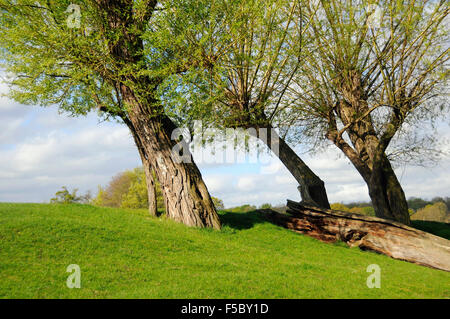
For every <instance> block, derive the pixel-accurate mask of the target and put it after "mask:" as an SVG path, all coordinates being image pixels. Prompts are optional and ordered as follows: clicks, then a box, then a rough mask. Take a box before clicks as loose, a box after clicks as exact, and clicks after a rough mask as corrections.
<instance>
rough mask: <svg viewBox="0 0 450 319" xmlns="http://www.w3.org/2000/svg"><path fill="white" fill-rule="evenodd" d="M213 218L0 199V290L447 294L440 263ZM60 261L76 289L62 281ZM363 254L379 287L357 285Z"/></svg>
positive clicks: (43, 293) (449, 279)
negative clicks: (216, 225)
mask: <svg viewBox="0 0 450 319" xmlns="http://www.w3.org/2000/svg"><path fill="white" fill-rule="evenodd" d="M221 218H222V220H223V221H224V224H225V227H224V228H223V230H222V231H212V230H208V229H194V228H188V227H185V226H184V225H181V224H177V223H175V222H172V221H170V220H166V219H164V218H159V219H158V218H152V217H149V216H147V214H146V212H145V211H136V210H122V209H109V208H98V207H93V206H87V205H46V204H6V203H0V297H1V298H450V273H447V272H444V271H439V270H434V269H429V268H426V267H422V266H417V265H414V264H410V263H407V262H403V261H399V260H393V259H391V258H389V257H386V256H382V255H378V254H375V253H370V252H363V251H360V250H359V249H358V248H352V249H351V248H347V247H346V246H345V245H343V244H334V245H333V244H324V243H321V242H319V241H317V240H315V239H312V238H309V237H306V236H303V235H299V234H295V233H293V232H290V231H288V230H285V229H283V228H280V227H277V226H274V225H272V224H270V223H267V222H264V221H263V220H262V219H261V218H260V216H259V215H258V213H256V212H248V213H237V212H223V213H222V214H221ZM440 227H441V228H442V227H443V228H446V227H448V225H447V226H442V225H441V226H440ZM441 231H442V232H443V233H446V234H448V229H443V230H442V229H441ZM69 264H78V265H79V266H80V267H81V289H69V288H67V287H66V279H67V276H68V275H69V273H67V272H66V268H67V266H68V265H69ZM370 264H378V265H379V266H380V267H381V288H380V289H369V288H367V286H366V279H367V276H368V275H369V273H367V272H366V268H367V266H368V265H370Z"/></svg>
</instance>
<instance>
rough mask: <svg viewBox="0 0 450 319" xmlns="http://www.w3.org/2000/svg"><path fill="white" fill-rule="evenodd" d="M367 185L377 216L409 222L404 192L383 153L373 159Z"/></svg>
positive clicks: (404, 222) (407, 223) (406, 223)
mask: <svg viewBox="0 0 450 319" xmlns="http://www.w3.org/2000/svg"><path fill="white" fill-rule="evenodd" d="M367 185H368V188H369V195H370V198H371V199H372V205H373V207H374V210H375V214H376V216H377V217H380V218H385V219H390V220H395V221H399V222H401V223H403V224H405V225H410V224H411V220H410V216H409V211H408V203H407V201H406V197H405V193H404V192H403V189H402V186H401V185H400V182H399V181H398V179H397V176H396V175H395V172H394V170H393V169H392V166H391V164H390V163H389V160H388V158H387V157H386V155H385V154H383V155H382V156H381V158H379V159H378V158H375V159H374V162H373V167H372V174H371V178H370V180H369V182H368V184H367Z"/></svg>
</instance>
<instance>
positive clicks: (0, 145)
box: [0, 85, 450, 207]
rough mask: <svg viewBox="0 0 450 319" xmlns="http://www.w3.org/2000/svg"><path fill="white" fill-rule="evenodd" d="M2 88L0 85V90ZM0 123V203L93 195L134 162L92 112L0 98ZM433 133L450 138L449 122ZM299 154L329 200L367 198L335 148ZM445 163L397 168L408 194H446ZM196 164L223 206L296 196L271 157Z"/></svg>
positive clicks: (118, 131)
mask: <svg viewBox="0 0 450 319" xmlns="http://www.w3.org/2000/svg"><path fill="white" fill-rule="evenodd" d="M5 90H6V88H5V86H4V85H3V86H1V87H0V92H5ZM0 128H1V130H0V201H2V202H48V201H49V199H50V198H51V197H52V195H53V194H54V193H55V192H56V191H57V190H58V189H60V188H61V186H68V187H69V188H79V190H80V192H81V193H84V192H86V191H87V190H91V191H93V192H95V191H96V190H97V186H98V185H99V184H101V185H105V184H106V183H107V182H108V181H109V180H110V178H111V177H112V176H113V175H114V174H116V173H118V172H120V171H123V170H125V169H130V168H134V167H136V166H139V165H140V159H139V156H138V152H137V150H136V148H135V146H134V143H133V140H132V138H131V135H130V134H129V132H128V129H127V128H126V127H124V126H122V125H120V124H116V123H111V122H102V123H99V119H98V117H97V115H96V114H89V115H88V116H86V117H78V118H73V117H69V116H67V115H64V114H58V111H57V109H56V108H55V107H49V108H42V107H37V106H25V105H20V104H17V103H15V102H13V101H11V100H8V99H6V98H0ZM440 131H441V134H442V136H443V138H447V139H450V128H449V126H448V125H442V126H441V128H440ZM447 150H449V149H448V147H447ZM303 158H304V160H305V161H306V162H307V164H308V165H310V166H311V168H312V169H313V170H314V171H315V172H316V173H317V174H318V175H319V176H320V177H321V178H322V179H323V180H324V181H325V182H326V188H327V191H328V196H329V199H330V201H331V202H350V201H363V200H368V199H369V197H368V193H367V188H366V186H365V184H364V182H363V180H362V179H361V177H360V176H359V175H358V173H357V172H356V170H355V169H354V168H353V166H352V165H351V164H350V163H349V162H348V160H346V159H345V158H344V157H343V156H342V155H340V153H339V151H337V150H334V149H330V150H329V151H327V152H324V153H321V154H320V155H318V156H315V157H312V158H311V157H309V156H307V155H305V156H304V157H303ZM449 164H450V159H449V158H443V159H442V161H441V162H440V163H439V164H438V165H437V166H436V167H431V168H423V167H414V166H407V167H404V166H402V167H399V168H398V169H397V174H398V176H399V179H400V180H401V182H402V184H403V186H404V190H405V193H406V195H407V197H410V196H421V197H425V198H431V197H433V196H450V191H449V189H450V165H449ZM199 167H200V170H201V172H202V175H203V177H204V179H205V182H206V184H207V186H208V189H209V190H210V192H211V194H212V195H213V196H216V197H219V198H221V199H223V201H224V202H225V205H226V206H227V207H231V206H236V205H241V204H247V203H248V204H254V205H260V204H262V203H266V202H268V203H272V204H280V203H285V201H286V199H287V198H289V199H293V200H299V199H300V196H299V194H298V191H297V183H296V182H295V180H294V179H293V177H292V176H291V175H290V174H289V172H288V171H287V170H286V169H285V168H284V167H283V165H282V164H281V163H280V162H279V160H278V159H277V158H275V157H270V158H269V160H268V163H264V164H251V163H242V164H201V163H200V164H199Z"/></svg>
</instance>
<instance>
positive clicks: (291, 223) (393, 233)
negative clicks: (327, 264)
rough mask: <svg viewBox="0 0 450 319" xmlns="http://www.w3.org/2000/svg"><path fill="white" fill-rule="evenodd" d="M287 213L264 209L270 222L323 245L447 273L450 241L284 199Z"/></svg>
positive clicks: (382, 221)
mask: <svg viewBox="0 0 450 319" xmlns="http://www.w3.org/2000/svg"><path fill="white" fill-rule="evenodd" d="M287 206H288V210H287V213H289V214H291V215H292V216H289V215H287V214H280V213H277V212H275V211H270V210H268V214H267V215H266V218H267V219H269V220H270V221H272V222H273V223H275V224H277V225H280V226H283V227H285V228H288V229H291V230H293V231H295V232H299V233H302V234H305V235H308V236H311V237H313V238H316V239H319V240H321V241H324V242H336V241H338V240H340V241H343V242H345V243H346V244H347V245H349V246H350V247H359V248H360V249H363V250H371V251H375V252H377V253H380V254H384V255H387V256H389V257H392V258H395V259H400V260H405V261H409V262H412V263H416V264H419V265H424V266H428V267H432V268H437V269H442V270H446V271H450V241H449V240H447V239H445V238H441V237H438V236H435V235H432V234H429V233H426V232H423V231H420V230H417V229H414V228H411V227H408V226H405V225H403V224H401V223H397V222H392V221H389V220H386V219H382V218H378V217H371V216H365V215H358V214H351V213H347V212H340V211H335V210H329V209H321V208H315V207H309V206H303V205H300V204H299V203H296V202H293V201H289V200H288V204H287Z"/></svg>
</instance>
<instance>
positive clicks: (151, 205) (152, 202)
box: [123, 118, 158, 216]
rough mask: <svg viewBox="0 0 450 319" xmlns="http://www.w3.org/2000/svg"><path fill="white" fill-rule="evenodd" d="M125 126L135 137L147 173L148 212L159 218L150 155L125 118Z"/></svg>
mask: <svg viewBox="0 0 450 319" xmlns="http://www.w3.org/2000/svg"><path fill="white" fill-rule="evenodd" d="M123 120H124V122H125V124H127V126H128V127H129V129H130V132H131V135H132V136H133V139H134V142H135V144H136V147H137V149H138V151H139V156H140V157H141V161H142V166H143V167H144V172H145V180H146V184H147V193H148V212H149V214H150V215H151V216H158V205H157V197H156V183H155V180H154V178H153V171H152V167H151V164H150V161H149V159H148V155H147V154H146V152H145V148H144V146H143V144H142V142H141V140H140V138H139V136H138V135H137V134H136V132H134V128H133V126H132V125H131V122H130V121H129V120H128V119H127V118H125V119H123Z"/></svg>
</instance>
